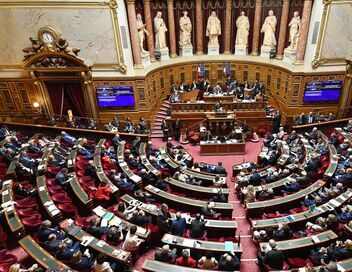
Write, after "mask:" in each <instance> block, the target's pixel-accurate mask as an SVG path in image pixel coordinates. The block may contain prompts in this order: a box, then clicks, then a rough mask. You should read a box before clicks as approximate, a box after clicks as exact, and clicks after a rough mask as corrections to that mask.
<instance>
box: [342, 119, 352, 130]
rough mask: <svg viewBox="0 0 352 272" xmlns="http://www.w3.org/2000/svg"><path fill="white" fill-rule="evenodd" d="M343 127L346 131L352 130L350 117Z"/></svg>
mask: <svg viewBox="0 0 352 272" xmlns="http://www.w3.org/2000/svg"><path fill="white" fill-rule="evenodd" d="M343 129H344V130H345V131H347V132H352V119H350V120H348V123H347V125H346V126H345V127H343Z"/></svg>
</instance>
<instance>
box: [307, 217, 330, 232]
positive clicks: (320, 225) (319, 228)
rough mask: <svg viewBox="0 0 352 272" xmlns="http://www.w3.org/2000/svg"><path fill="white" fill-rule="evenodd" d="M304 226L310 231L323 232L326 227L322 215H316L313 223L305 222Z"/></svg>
mask: <svg viewBox="0 0 352 272" xmlns="http://www.w3.org/2000/svg"><path fill="white" fill-rule="evenodd" d="M306 228H307V230H309V231H310V232H311V233H319V232H323V231H325V230H326V229H327V226H326V220H325V218H323V217H318V218H317V219H316V221H315V223H314V224H313V223H311V222H307V223H306Z"/></svg>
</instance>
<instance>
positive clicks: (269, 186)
mask: <svg viewBox="0 0 352 272" xmlns="http://www.w3.org/2000/svg"><path fill="white" fill-rule="evenodd" d="M292 176H293V174H291V175H289V176H288V177H286V178H283V179H279V180H277V181H274V182H271V183H268V184H265V185H259V186H254V190H255V191H256V192H260V191H262V190H263V189H264V188H266V189H276V188H279V187H281V186H283V185H284V184H285V183H286V182H287V181H289V179H290V178H292Z"/></svg>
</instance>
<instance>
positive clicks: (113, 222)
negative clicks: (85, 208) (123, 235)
mask: <svg viewBox="0 0 352 272" xmlns="http://www.w3.org/2000/svg"><path fill="white" fill-rule="evenodd" d="M93 212H94V213H95V214H96V215H97V216H98V217H100V218H101V219H103V218H104V216H105V215H106V214H110V215H112V216H111V218H110V220H109V222H108V226H109V227H110V226H121V228H122V229H123V230H125V231H126V232H128V231H129V230H130V228H131V227H132V226H136V227H137V232H136V235H137V236H138V237H139V238H142V239H144V240H148V239H149V237H150V233H151V231H150V230H148V229H146V228H143V227H140V226H137V225H135V224H132V223H131V222H128V221H127V220H125V219H122V218H120V217H118V216H116V215H114V214H111V213H109V212H108V211H107V210H106V209H105V208H103V207H102V206H98V207H95V208H94V210H93Z"/></svg>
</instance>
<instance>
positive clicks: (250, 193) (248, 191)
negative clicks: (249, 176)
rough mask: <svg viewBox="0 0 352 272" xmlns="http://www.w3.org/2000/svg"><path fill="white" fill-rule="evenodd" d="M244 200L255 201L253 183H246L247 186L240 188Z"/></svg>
mask: <svg viewBox="0 0 352 272" xmlns="http://www.w3.org/2000/svg"><path fill="white" fill-rule="evenodd" d="M241 192H242V194H243V197H244V202H255V201H256V192H255V190H254V187H253V185H248V186H247V187H245V188H243V189H242V190H241Z"/></svg>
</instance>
